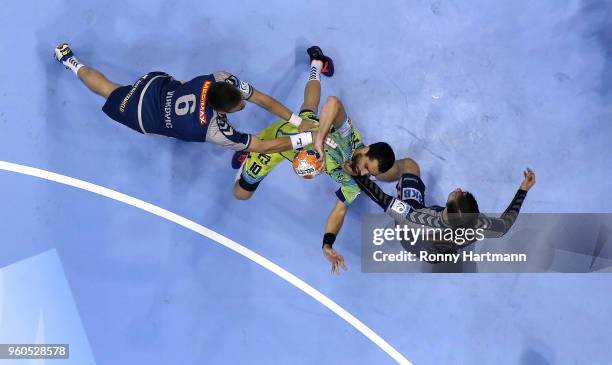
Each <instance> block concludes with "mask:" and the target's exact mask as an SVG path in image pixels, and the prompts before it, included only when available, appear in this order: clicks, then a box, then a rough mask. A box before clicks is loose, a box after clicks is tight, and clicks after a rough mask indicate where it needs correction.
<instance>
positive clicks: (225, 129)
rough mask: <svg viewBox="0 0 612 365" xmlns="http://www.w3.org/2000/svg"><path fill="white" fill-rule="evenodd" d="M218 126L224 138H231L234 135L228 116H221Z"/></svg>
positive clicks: (218, 118)
mask: <svg viewBox="0 0 612 365" xmlns="http://www.w3.org/2000/svg"><path fill="white" fill-rule="evenodd" d="M217 125H218V126H219V130H220V131H221V133H223V135H224V136H226V137H231V136H233V135H234V128H232V126H231V124H229V122H228V121H227V117H226V116H224V115H223V116H222V115H219V116H218V117H217Z"/></svg>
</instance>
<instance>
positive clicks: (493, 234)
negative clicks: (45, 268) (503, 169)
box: [476, 168, 536, 238]
mask: <svg viewBox="0 0 612 365" xmlns="http://www.w3.org/2000/svg"><path fill="white" fill-rule="evenodd" d="M523 176H524V179H523V182H521V186H520V187H519V190H518V191H517V192H516V194H514V198H512V201H511V202H510V205H508V208H506V210H505V211H504V213H503V214H502V215H501V216H500V217H499V218H491V217H486V216H484V215H482V216H481V217H480V218H479V219H478V223H477V227H476V228H479V227H486V228H485V229H484V236H485V237H487V238H497V237H501V236H503V235H505V234H506V233H507V232H508V231H509V230H510V228H511V227H512V225H513V224H514V222H516V219H517V218H518V215H519V212H520V210H521V207H522V205H523V201H525V198H526V197H527V192H528V191H529V189H531V188H532V187H533V186H534V185H535V182H536V180H535V172H533V170H532V169H530V168H527V170H525V171H524V172H523Z"/></svg>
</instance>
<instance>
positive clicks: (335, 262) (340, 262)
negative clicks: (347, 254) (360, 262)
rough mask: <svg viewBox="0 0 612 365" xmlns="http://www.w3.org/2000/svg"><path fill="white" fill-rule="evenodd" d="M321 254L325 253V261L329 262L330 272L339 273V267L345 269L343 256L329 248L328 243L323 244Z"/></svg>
mask: <svg viewBox="0 0 612 365" xmlns="http://www.w3.org/2000/svg"><path fill="white" fill-rule="evenodd" d="M323 255H325V258H326V259H327V261H329V262H331V264H332V269H331V271H332V273H334V274H340V268H343V269H344V270H347V268H346V264H345V263H344V257H342V255H340V254H339V253H338V252H337V251H336V250H334V249H333V248H331V246H330V245H323Z"/></svg>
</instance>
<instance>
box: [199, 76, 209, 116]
mask: <svg viewBox="0 0 612 365" xmlns="http://www.w3.org/2000/svg"><path fill="white" fill-rule="evenodd" d="M211 84H212V81H210V80H206V81H204V84H202V92H201V93H200V115H199V116H200V124H201V125H206V123H208V120H207V119H206V97H207V95H208V89H210V85H211Z"/></svg>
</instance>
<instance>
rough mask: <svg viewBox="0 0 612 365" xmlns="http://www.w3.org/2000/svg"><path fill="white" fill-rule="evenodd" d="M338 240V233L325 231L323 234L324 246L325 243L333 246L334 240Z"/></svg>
mask: <svg viewBox="0 0 612 365" xmlns="http://www.w3.org/2000/svg"><path fill="white" fill-rule="evenodd" d="M335 241H336V235H335V234H333V233H329V232H328V233H325V235H324V236H323V246H325V245H330V246H333V245H334V242H335ZM323 246H321V248H323Z"/></svg>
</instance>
